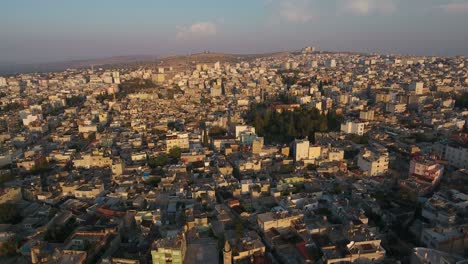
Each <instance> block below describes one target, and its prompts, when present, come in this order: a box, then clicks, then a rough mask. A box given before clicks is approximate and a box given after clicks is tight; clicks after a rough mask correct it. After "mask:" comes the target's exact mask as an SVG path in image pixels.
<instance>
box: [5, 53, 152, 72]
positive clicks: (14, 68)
mask: <svg viewBox="0 0 468 264" xmlns="http://www.w3.org/2000/svg"><path fill="white" fill-rule="evenodd" d="M157 59H158V57H157V56H151V55H137V56H116V57H109V58H100V59H89V60H72V61H61V62H50V63H35V64H10V65H0V74H16V73H31V72H51V71H63V70H66V69H70V68H74V69H80V68H88V67H91V65H94V66H95V67H99V66H103V65H118V64H131V63H137V62H151V61H156V60H157Z"/></svg>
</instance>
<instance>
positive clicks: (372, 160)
mask: <svg viewBox="0 0 468 264" xmlns="http://www.w3.org/2000/svg"><path fill="white" fill-rule="evenodd" d="M358 166H359V168H360V169H361V170H362V171H363V172H364V174H365V175H367V176H378V175H382V174H385V173H387V171H388V151H386V149H385V150H373V149H369V148H364V149H363V150H362V151H361V153H359V156H358Z"/></svg>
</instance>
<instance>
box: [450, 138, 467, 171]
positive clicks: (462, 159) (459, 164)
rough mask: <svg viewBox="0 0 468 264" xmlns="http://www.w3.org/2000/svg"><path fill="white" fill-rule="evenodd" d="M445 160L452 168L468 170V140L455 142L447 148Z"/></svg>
mask: <svg viewBox="0 0 468 264" xmlns="http://www.w3.org/2000/svg"><path fill="white" fill-rule="evenodd" d="M445 159H446V160H447V161H448V163H449V165H450V166H453V167H456V168H460V169H468V140H466V139H465V140H454V141H451V142H449V143H448V144H447V146H446V147H445Z"/></svg>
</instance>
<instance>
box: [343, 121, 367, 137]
mask: <svg viewBox="0 0 468 264" xmlns="http://www.w3.org/2000/svg"><path fill="white" fill-rule="evenodd" d="M365 125H366V123H363V122H354V121H347V122H346V123H344V124H341V132H343V133H345V134H356V135H359V136H362V135H364V128H365Z"/></svg>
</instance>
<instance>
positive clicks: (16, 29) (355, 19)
mask: <svg viewBox="0 0 468 264" xmlns="http://www.w3.org/2000/svg"><path fill="white" fill-rule="evenodd" d="M407 2H410V3H407ZM467 14H468V1H445V0H444V1H437V0H431V1H423V0H415V1H401V0H333V1H317V0H255V1H236V2H223V3H219V2H217V1H203V2H192V1H190V2H189V1H175V2H173V1H171V3H166V2H162V1H137V2H126V1H112V2H111V1H100V2H99V3H93V2H92V1H80V2H68V1H67V2H65V1H62V2H59V1H50V0H46V1H31V0H22V1H11V2H7V3H5V4H3V8H2V10H1V11H0V35H2V36H3V37H2V39H3V40H2V45H0V64H2V65H5V64H27V63H45V62H54V61H66V60H81V59H94V58H103V57H112V56H126V55H140V54H141V55H167V54H189V53H197V52H202V51H204V50H210V51H215V52H224V53H237V54H253V53H267V52H276V51H290V50H296V49H299V48H301V47H303V46H307V45H313V46H317V47H319V48H320V49H321V50H328V51H355V52H378V53H394V54H413V55H428V56H430V55H437V56H456V55H466V54H468V47H467V46H466V45H465V44H464V43H466V41H467V40H468V30H467V29H466V27H465V25H466V24H468V16H467Z"/></svg>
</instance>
